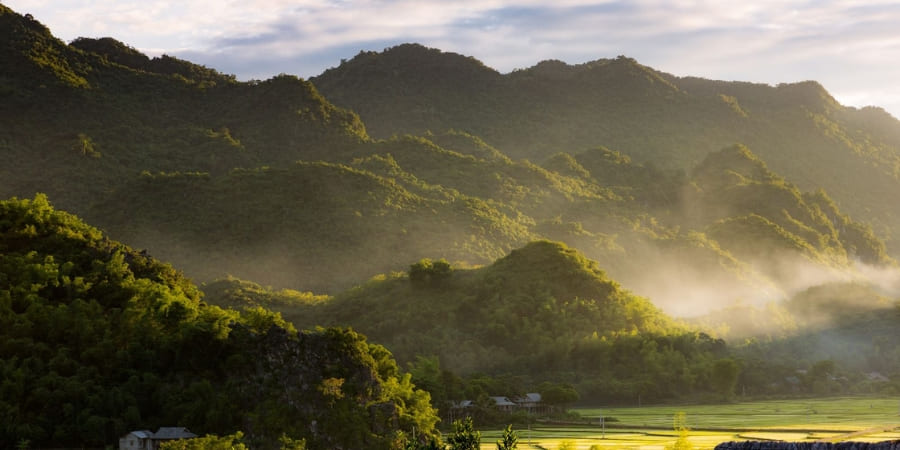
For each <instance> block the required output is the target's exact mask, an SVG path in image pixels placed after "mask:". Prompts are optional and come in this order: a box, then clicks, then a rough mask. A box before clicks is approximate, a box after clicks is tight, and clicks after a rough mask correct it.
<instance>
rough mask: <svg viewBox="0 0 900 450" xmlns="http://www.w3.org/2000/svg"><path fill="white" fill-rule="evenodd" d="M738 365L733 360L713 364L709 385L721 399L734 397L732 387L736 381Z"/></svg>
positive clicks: (718, 361) (727, 359) (723, 360)
mask: <svg viewBox="0 0 900 450" xmlns="http://www.w3.org/2000/svg"><path fill="white" fill-rule="evenodd" d="M738 372H739V368H738V364H737V362H735V361H734V360H733V359H730V358H724V359H720V360H717V361H716V362H715V363H713V367H712V373H711V374H710V375H711V376H710V380H709V381H710V384H711V385H712V388H713V389H714V390H715V391H716V392H717V393H719V394H722V396H723V397H726V398H728V397H731V396H732V395H734V386H735V385H736V384H737V379H738Z"/></svg>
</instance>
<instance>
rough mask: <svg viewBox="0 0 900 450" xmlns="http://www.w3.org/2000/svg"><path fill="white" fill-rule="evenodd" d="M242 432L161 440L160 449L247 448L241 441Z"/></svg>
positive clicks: (244, 449)
mask: <svg viewBox="0 0 900 450" xmlns="http://www.w3.org/2000/svg"><path fill="white" fill-rule="evenodd" d="M243 437H244V434H243V433H241V432H237V433H235V434H232V435H228V436H222V437H219V436H215V435H206V436H202V437H196V438H193V439H178V440H174V441H169V442H162V443H160V445H159V449H160V450H206V449H208V450H247V446H246V445H244V444H243V443H242V442H241V438H243Z"/></svg>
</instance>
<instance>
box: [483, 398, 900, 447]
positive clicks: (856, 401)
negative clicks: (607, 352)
mask: <svg viewBox="0 0 900 450" xmlns="http://www.w3.org/2000/svg"><path fill="white" fill-rule="evenodd" d="M573 411H575V412H577V413H578V414H580V415H581V416H582V417H583V418H584V420H585V424H584V425H565V426H562V425H560V426H554V425H547V424H532V425H531V426H530V427H527V428H526V427H519V428H517V429H516V431H517V433H518V436H519V448H521V449H548V450H551V449H552V450H555V449H558V448H568V449H577V450H588V449H590V448H592V447H594V446H596V448H598V449H643V450H663V449H665V448H666V447H671V446H672V445H673V444H675V442H676V439H677V438H678V437H679V433H678V432H677V431H674V430H673V418H674V417H675V415H676V414H678V413H682V412H683V413H684V414H685V419H686V425H687V427H688V428H689V431H688V432H687V439H688V441H689V442H690V444H691V445H692V446H693V448H694V449H697V450H700V449H708V448H713V447H715V446H716V445H717V444H719V443H721V442H727V441H746V440H783V441H796V442H801V441H819V440H821V441H828V442H839V441H847V440H853V441H860V442H878V441H886V440H897V439H900V398H898V397H832V398H819V399H791V400H769V401H754V402H739V403H730V404H715V405H683V406H671V405H666V406H643V407H629V408H622V407H617V408H576V409H574V410H573ZM600 417H606V418H607V421H608V422H607V424H606V426H605V427H604V426H601V423H600ZM611 418H614V419H615V421H613V420H612V419H611ZM500 433H501V431H500V430H486V431H484V432H483V433H482V445H481V448H482V449H495V448H496V445H495V444H494V442H496V440H497V439H498V438H499V436H500ZM566 445H568V447H567V446H566Z"/></svg>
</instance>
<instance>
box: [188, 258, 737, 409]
mask: <svg viewBox="0 0 900 450" xmlns="http://www.w3.org/2000/svg"><path fill="white" fill-rule="evenodd" d="M204 289H205V290H206V291H207V293H208V294H209V301H210V302H213V303H216V304H223V305H232V306H236V307H237V306H239V307H246V306H253V305H257V304H260V302H265V303H268V304H270V305H271V306H272V307H273V308H276V309H278V310H279V311H281V312H282V314H284V316H285V317H286V318H287V319H288V320H291V321H292V322H293V323H295V324H297V326H300V327H309V326H313V325H316V324H330V325H338V324H340V325H341V326H352V327H353V328H354V329H357V330H360V331H362V332H363V333H366V334H367V335H369V336H371V337H372V339H375V340H377V341H379V342H383V343H384V344H385V345H386V346H387V347H388V348H390V349H391V350H392V351H393V352H394V353H395V354H396V355H397V357H398V359H399V360H400V361H406V362H411V361H414V360H415V358H416V356H421V355H425V356H430V355H433V356H435V357H437V358H439V360H440V363H441V366H442V367H445V368H447V369H449V370H452V371H455V372H458V373H463V374H470V373H473V372H481V373H491V374H497V373H500V374H503V373H508V374H516V375H518V376H520V377H523V378H525V379H528V380H530V381H531V382H532V383H535V384H536V383H537V382H540V381H543V380H563V381H569V382H574V383H577V387H578V390H579V392H581V393H582V398H590V399H592V400H595V401H600V400H605V401H621V400H624V399H633V398H635V397H636V396H637V395H643V396H644V398H645V399H666V398H673V397H675V398H677V397H682V396H689V395H692V394H694V393H697V392H700V393H703V392H709V389H708V387H707V386H705V385H704V383H705V381H704V380H708V379H709V377H710V376H711V372H710V363H711V361H713V360H715V359H717V358H722V357H725V356H726V348H725V346H724V343H723V342H721V341H717V340H714V339H711V338H710V337H709V336H707V335H704V334H700V333H697V332H696V331H692V330H689V329H687V328H684V327H682V326H680V325H678V324H677V323H675V322H674V321H673V320H672V319H671V318H669V317H668V316H666V315H665V314H663V313H662V312H661V311H660V310H659V309H657V308H656V307H654V306H653V305H652V304H651V303H650V302H649V301H647V300H646V299H643V298H640V297H637V296H634V295H633V294H631V293H629V292H627V291H625V290H624V289H622V288H621V287H620V286H619V285H618V284H617V283H616V282H614V281H612V280H610V279H609V278H608V277H607V276H606V274H605V273H604V272H603V271H602V270H600V269H598V267H597V264H596V262H594V261H590V260H588V259H586V258H585V257H584V256H583V255H581V254H580V253H578V252H577V251H575V250H573V249H570V248H568V247H566V246H565V245H563V244H560V243H555V242H549V241H536V242H532V243H530V244H528V245H526V246H525V247H522V248H520V249H517V250H514V251H512V252H510V253H509V254H508V255H507V256H505V257H503V258H501V259H498V260H497V261H495V262H494V263H493V264H491V265H490V266H486V267H483V268H480V269H454V268H452V267H451V266H450V265H449V264H447V263H446V262H445V261H430V260H423V261H420V262H418V263H416V264H413V265H412V266H411V268H410V271H409V274H408V276H407V275H406V274H397V275H395V276H392V277H382V278H379V279H375V280H371V281H369V282H368V283H367V284H365V285H363V286H360V287H357V288H355V289H352V290H349V291H347V292H345V293H342V294H340V295H338V296H336V297H334V298H332V299H321V298H311V297H308V296H307V297H305V298H303V296H294V299H293V300H288V299H286V298H285V297H284V296H280V295H274V296H273V295H271V294H264V293H265V291H264V290H260V289H258V287H254V286H253V285H252V284H247V283H242V282H240V281H237V280H229V281H222V282H218V283H214V284H211V285H207V286H206V287H205V288H204ZM261 294H262V295H261ZM279 297H281V298H284V299H285V300H283V301H279V300H277V299H278V298H279ZM576 374H577V375H576ZM636 374H640V375H639V376H636ZM456 400H460V399H456Z"/></svg>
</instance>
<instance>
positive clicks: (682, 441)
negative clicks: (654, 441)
mask: <svg viewBox="0 0 900 450" xmlns="http://www.w3.org/2000/svg"><path fill="white" fill-rule="evenodd" d="M672 423H673V425H672V428H673V429H674V430H675V432H677V433H678V438H677V439H675V442H673V443H672V444H671V445H666V450H691V449H693V448H694V445H693V444H691V442H690V441H689V440H688V431H689V430H688V427H687V416H686V415H685V414H684V413H683V412H678V413H676V414H675V416H674V417H673V418H672Z"/></svg>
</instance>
